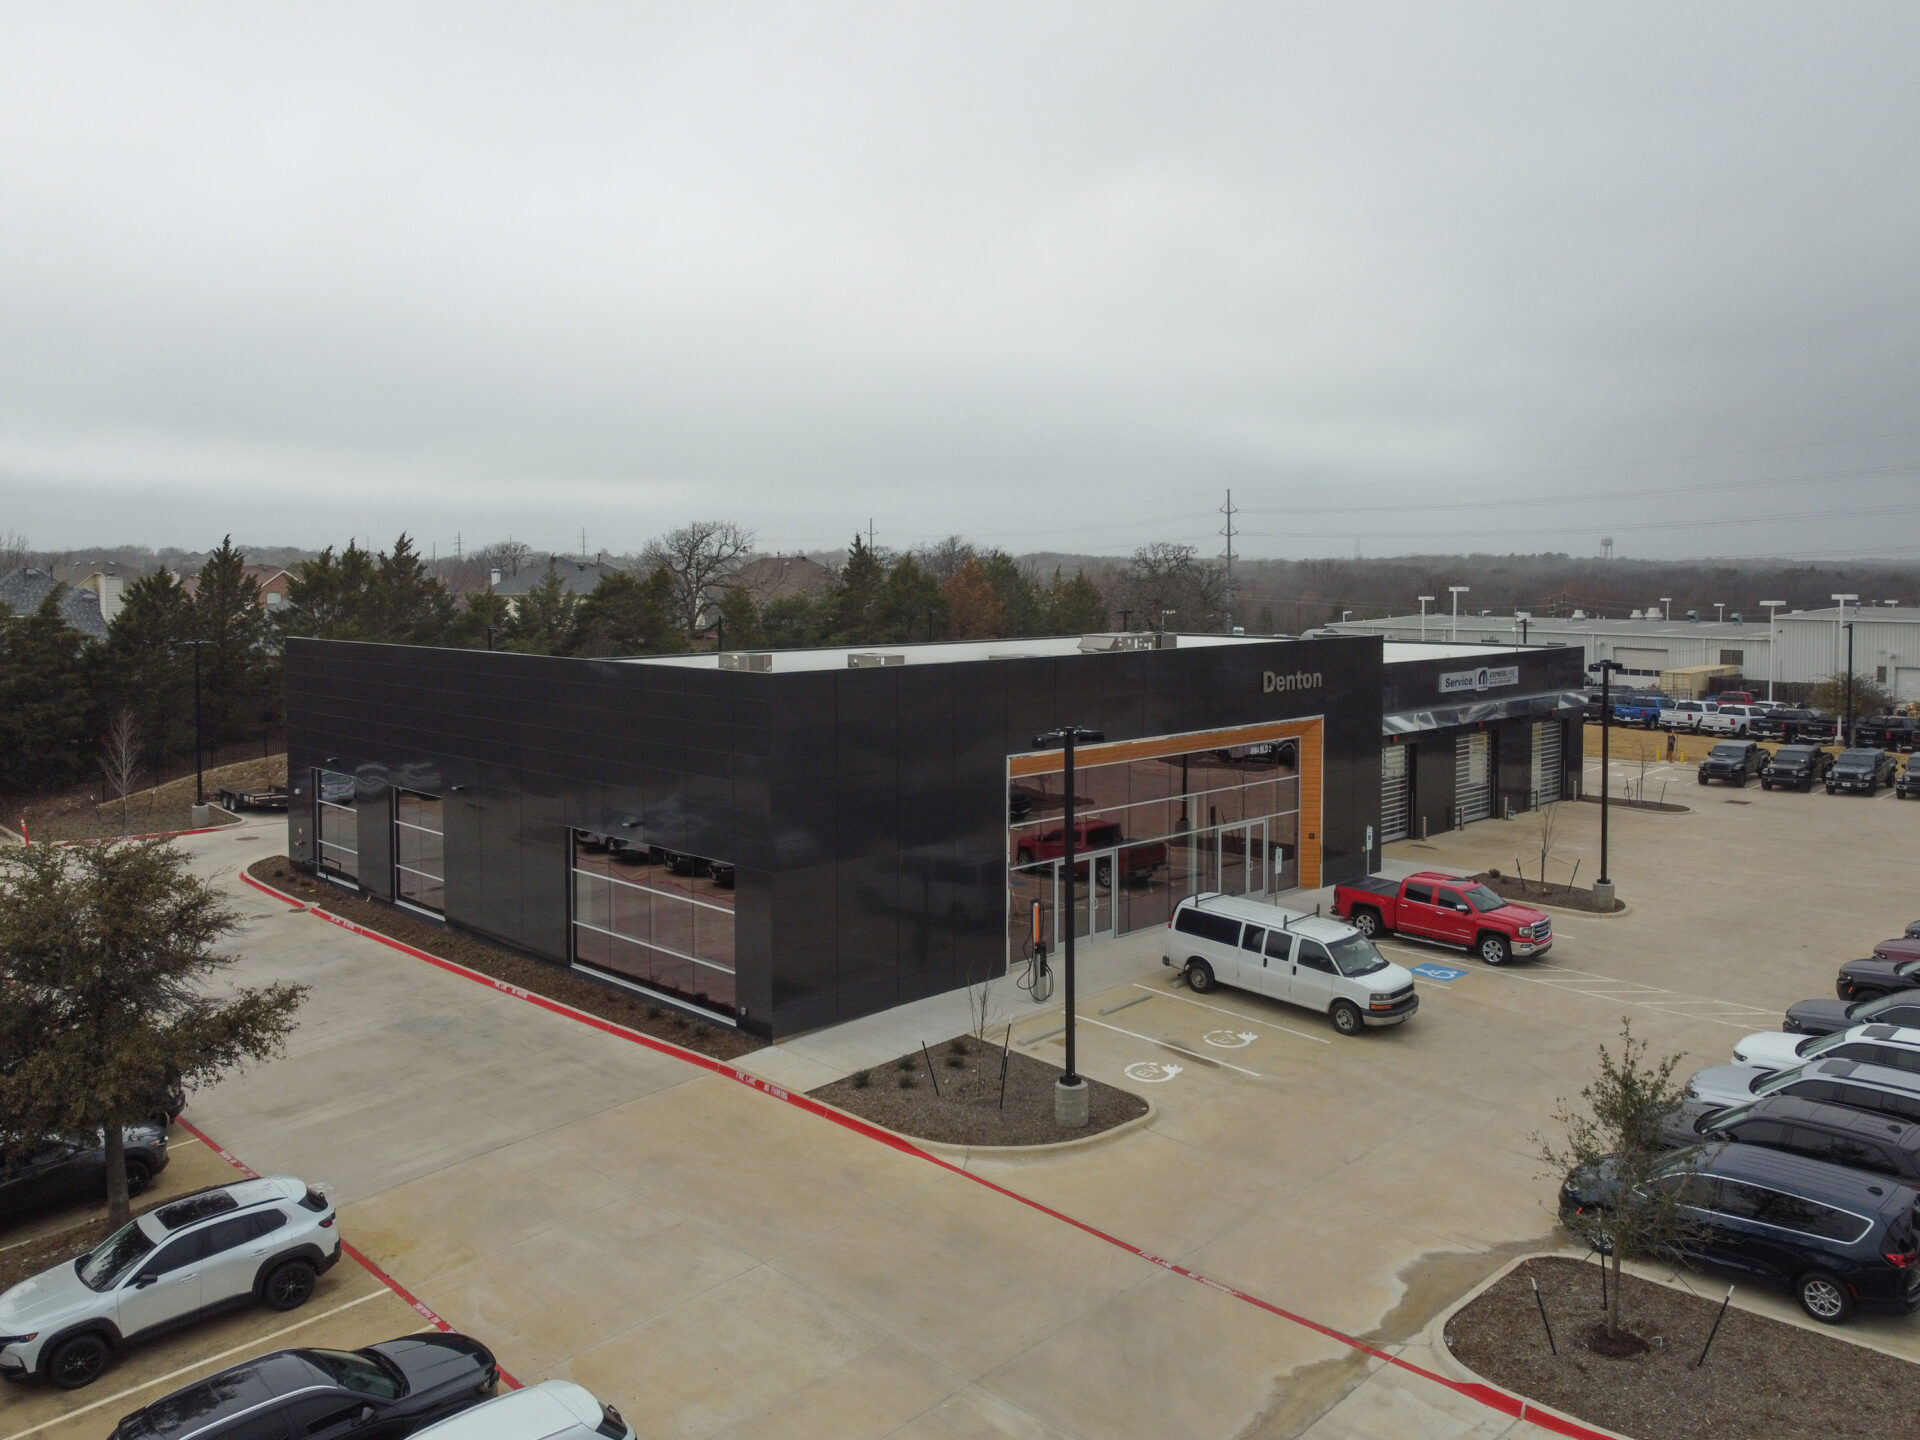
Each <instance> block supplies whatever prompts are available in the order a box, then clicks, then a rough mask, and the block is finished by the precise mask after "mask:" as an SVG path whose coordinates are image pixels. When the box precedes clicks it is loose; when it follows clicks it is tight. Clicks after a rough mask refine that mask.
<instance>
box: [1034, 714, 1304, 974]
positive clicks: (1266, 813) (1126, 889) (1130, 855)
mask: <svg viewBox="0 0 1920 1440" xmlns="http://www.w3.org/2000/svg"><path fill="white" fill-rule="evenodd" d="M1299 745H1300V742H1299V741H1298V740H1295V739H1286V740H1280V741H1274V742H1268V743H1263V744H1257V745H1244V746H1236V747H1233V748H1231V749H1227V750H1221V749H1211V750H1192V751H1187V752H1185V753H1180V754H1174V755H1168V756H1163V757H1159V758H1155V759H1150V760H1131V761H1123V762H1117V763H1114V764H1110V765H1091V766H1086V767H1084V768H1076V770H1075V772H1074V808H1075V816H1074V819H1075V829H1076V832H1077V833H1076V836H1075V850H1076V852H1077V854H1078V855H1080V856H1082V857H1084V858H1081V859H1080V860H1079V863H1078V864H1077V865H1076V870H1077V872H1078V879H1077V883H1076V885H1075V887H1074V889H1075V894H1074V897H1073V917H1072V921H1071V923H1072V924H1073V927H1074V932H1075V934H1076V935H1078V936H1096V937H1097V936H1102V935H1113V934H1119V935H1124V934H1128V933H1130V932H1132V931H1136V930H1144V929H1147V928H1149V927H1151V926H1156V925H1164V924H1166V923H1167V919H1168V917H1169V916H1170V915H1171V914H1172V912H1173V907H1174V906H1175V905H1176V904H1178V903H1179V901H1180V900H1181V899H1182V898H1183V897H1185V896H1187V895H1192V894H1195V893H1198V892H1200V891H1206V890H1219V891H1225V892H1227V893H1229V894H1235V895H1270V894H1276V893H1279V892H1282V891H1285V890H1291V889H1294V888H1296V887H1297V886H1298V884H1299V862H1298V855H1297V850H1298V837H1299V808H1300V781H1299V759H1300V755H1299ZM1064 779H1065V777H1064V776H1063V775H1060V774H1058V773H1055V774H1047V775H1033V776H1021V777H1019V778H1018V779H1017V780H1016V781H1014V782H1013V784H1012V785H1011V787H1010V789H1009V796H1010V801H1011V803H1010V804H1009V807H1008V826H1007V864H1008V876H1007V883H1008V905H1009V911H1008V913H1009V920H1008V946H1009V948H1008V957H1009V959H1010V960H1017V959H1018V958H1020V956H1021V954H1022V948H1023V946H1024V943H1025V939H1026V935H1027V932H1028V930H1029V928H1030V926H1031V907H1032V903H1033V901H1034V900H1035V899H1039V900H1040V901H1041V902H1042V904H1043V907H1044V909H1045V917H1044V920H1043V930H1044V931H1045V933H1046V934H1047V937H1048V944H1049V945H1050V946H1057V945H1058V944H1059V943H1060V941H1061V940H1062V939H1063V938H1064V935H1065V930H1064V926H1065V925H1066V924H1067V923H1069V922H1068V920H1067V919H1066V917H1065V916H1063V915H1061V914H1059V913H1057V912H1058V911H1060V910H1061V909H1062V907H1064V906H1065V904H1066V893H1067V887H1066V885H1065V884H1064V883H1063V878H1062V875H1061V868H1062V866H1061V861H1062V857H1063V854H1064V850H1065V845H1064V840H1065V829H1066V827H1065V809H1066V802H1065V791H1064Z"/></svg>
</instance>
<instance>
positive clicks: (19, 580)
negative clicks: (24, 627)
mask: <svg viewBox="0 0 1920 1440" xmlns="http://www.w3.org/2000/svg"><path fill="white" fill-rule="evenodd" d="M58 583H59V582H58V581H57V580H55V579H54V578H53V576H52V575H51V574H49V573H48V572H47V571H45V570H39V569H35V568H34V567H32V566H27V567H25V568H22V569H19V570H14V571H10V572H9V573H7V574H5V575H0V605H5V606H6V607H7V609H8V611H9V612H11V613H12V614H14V615H30V614H32V613H33V612H34V611H35V610H38V609H39V608H40V606H41V605H42V604H43V603H44V602H45V600H46V598H47V592H48V591H50V590H52V589H53V587H54V586H55V585H57V584H58ZM60 614H61V615H62V617H64V618H65V620H66V622H67V623H68V624H69V625H71V626H73V628H74V629H76V630H78V631H79V632H80V633H81V634H82V635H86V636H89V637H90V638H92V639H95V640H104V639H106V638H107V622H106V621H105V620H103V619H102V618H101V616H100V597H99V596H98V595H96V594H94V593H93V591H91V590H82V589H80V588H78V587H77V586H71V585H70V586H68V587H67V589H66V591H65V593H63V594H62V595H61V597H60Z"/></svg>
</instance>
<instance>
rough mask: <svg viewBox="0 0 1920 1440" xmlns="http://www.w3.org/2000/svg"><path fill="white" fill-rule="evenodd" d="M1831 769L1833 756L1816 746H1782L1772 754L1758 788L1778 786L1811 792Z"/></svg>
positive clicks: (1767, 788) (1768, 788) (1769, 788)
mask: <svg viewBox="0 0 1920 1440" xmlns="http://www.w3.org/2000/svg"><path fill="white" fill-rule="evenodd" d="M1832 768H1833V756H1831V755H1829V754H1828V753H1827V752H1826V751H1825V750H1822V749H1821V748H1820V747H1819V746H1818V745H1782V746H1781V747H1780V748H1779V749H1778V750H1776V751H1774V752H1773V764H1771V765H1769V766H1768V767H1767V770H1766V773H1765V774H1764V775H1762V776H1761V777H1760V788H1761V789H1762V790H1771V789H1773V787H1774V786H1776V785H1780V786H1791V787H1793V788H1795V789H1799V790H1811V789H1813V787H1814V786H1815V785H1816V784H1818V783H1819V782H1820V781H1822V780H1824V779H1826V777H1827V772H1828V771H1829V770H1831V769H1832Z"/></svg>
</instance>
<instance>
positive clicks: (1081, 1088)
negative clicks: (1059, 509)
mask: <svg viewBox="0 0 1920 1440" xmlns="http://www.w3.org/2000/svg"><path fill="white" fill-rule="evenodd" d="M1168 613H1171V612H1168ZM1106 738H1107V737H1106V736H1105V735H1104V734H1102V733H1101V732H1100V731H1098V730H1089V729H1087V728H1086V727H1085V726H1081V725H1062V726H1061V727H1059V728H1058V729H1056V730H1049V731H1047V733H1046V734H1044V735H1036V736H1034V738H1033V743H1034V746H1035V748H1037V749H1040V750H1052V749H1054V748H1056V747H1058V748H1059V749H1060V750H1061V751H1063V752H1064V754H1063V758H1064V759H1065V761H1066V778H1065V782H1064V783H1065V791H1066V801H1067V810H1066V817H1065V824H1064V827H1063V829H1062V831H1061V835H1062V838H1063V839H1064V841H1065V853H1064V854H1063V855H1062V856H1061V860H1060V877H1061V879H1062V880H1064V881H1065V882H1066V887H1067V892H1066V905H1065V909H1066V922H1067V923H1066V925H1065V926H1064V927H1063V929H1064V930H1065V932H1066V944H1065V945H1064V946H1063V948H1062V958H1061V968H1062V969H1063V970H1064V971H1065V972H1066V984H1065V985H1064V986H1063V987H1062V992H1063V993H1062V1001H1061V1009H1062V1012H1063V1018H1064V1019H1065V1020H1066V1034H1067V1071H1066V1074H1064V1075H1062V1076H1061V1077H1060V1079H1059V1081H1058V1082H1057V1083H1056V1084H1055V1085H1054V1087H1053V1118H1054V1120H1055V1122H1056V1123H1058V1124H1061V1125H1071V1126H1076V1127H1077V1126H1083V1125H1085V1124H1086V1123H1087V1082H1086V1081H1084V1080H1082V1079H1081V1078H1080V1072H1079V1069H1078V1068H1077V1066H1076V1058H1077V1057H1076V1055H1075V1052H1074V1046H1073V931H1074V909H1073V891H1074V883H1073V881H1074V876H1073V865H1074V850H1075V848H1076V847H1075V845H1074V840H1075V839H1076V837H1075V835H1074V833H1073V828H1074V825H1073V822H1074V816H1073V749H1074V746H1076V745H1086V744H1097V743H1098V742H1099V741H1102V740H1104V739H1106ZM1088 879H1089V880H1091V879H1092V877H1091V876H1089V877H1088Z"/></svg>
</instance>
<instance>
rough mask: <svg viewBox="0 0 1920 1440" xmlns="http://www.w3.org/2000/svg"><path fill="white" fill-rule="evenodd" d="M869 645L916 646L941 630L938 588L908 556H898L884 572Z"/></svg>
mask: <svg viewBox="0 0 1920 1440" xmlns="http://www.w3.org/2000/svg"><path fill="white" fill-rule="evenodd" d="M874 619H875V627H874V633H873V634H872V635H871V636H870V637H869V639H870V640H871V641H873V642H876V643H878V642H884V643H886V644H889V645H903V644H917V643H920V642H924V641H927V640H930V639H932V638H933V637H934V635H936V634H938V633H940V632H941V631H942V630H944V629H945V627H946V624H947V604H946V600H945V597H943V596H942V595H941V593H940V586H939V584H938V583H937V582H936V581H935V580H934V578H933V576H931V575H929V574H928V573H927V571H926V568H925V567H924V566H922V565H921V564H920V562H919V561H918V560H916V559H914V558H913V556H911V555H902V556H901V557H900V558H899V559H898V560H896V561H894V562H893V564H892V565H891V566H889V567H888V568H887V578H886V581H885V583H884V584H882V585H881V587H880V602H879V606H878V609H877V612H876V614H875V616H874Z"/></svg>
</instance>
